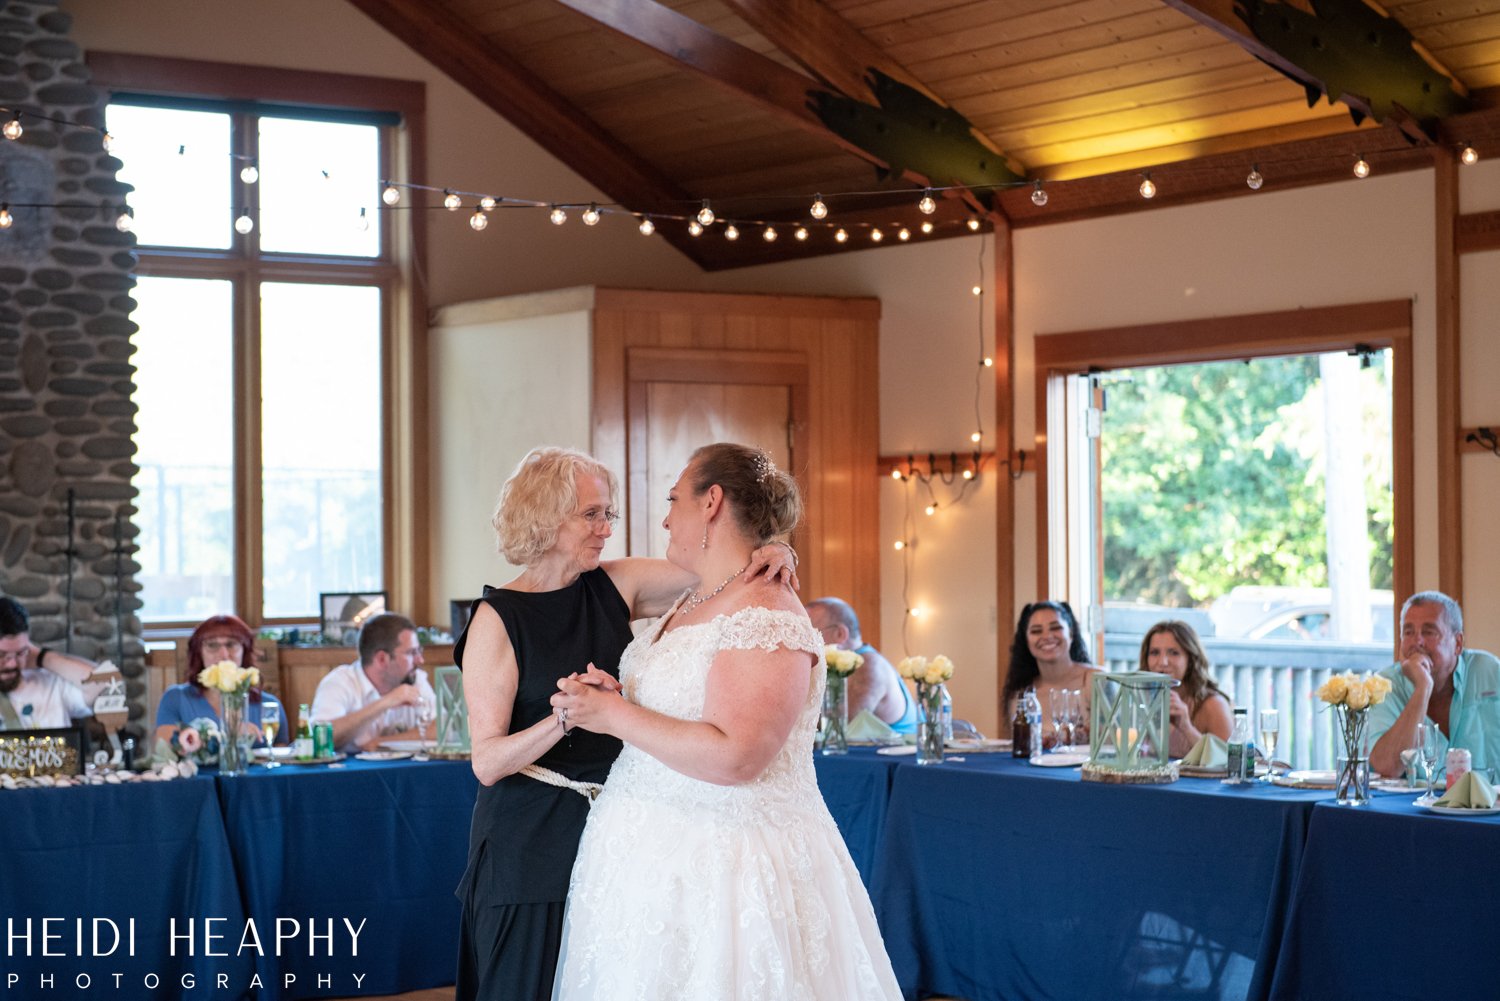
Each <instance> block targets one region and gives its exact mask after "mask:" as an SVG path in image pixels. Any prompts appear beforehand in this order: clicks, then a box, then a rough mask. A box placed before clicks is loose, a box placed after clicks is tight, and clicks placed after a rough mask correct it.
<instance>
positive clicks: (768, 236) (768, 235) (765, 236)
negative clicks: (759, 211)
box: [760, 226, 777, 243]
mask: <svg viewBox="0 0 1500 1001" xmlns="http://www.w3.org/2000/svg"><path fill="white" fill-rule="evenodd" d="M776 236H777V233H776V227H775V226H767V227H766V228H765V231H764V232H762V233H761V234H760V238H761V239H762V240H764V241H766V242H767V243H775V242H776Z"/></svg>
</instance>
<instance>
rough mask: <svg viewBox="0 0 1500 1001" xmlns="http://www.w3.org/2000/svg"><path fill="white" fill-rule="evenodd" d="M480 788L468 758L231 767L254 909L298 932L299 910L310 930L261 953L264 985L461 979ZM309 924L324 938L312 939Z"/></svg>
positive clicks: (313, 992) (308, 990)
mask: <svg viewBox="0 0 1500 1001" xmlns="http://www.w3.org/2000/svg"><path fill="white" fill-rule="evenodd" d="M476 788H477V781H476V780H475V778H474V773H473V771H472V770H471V769H470V767H469V763H468V762H466V761H465V762H456V761H430V762H411V761H403V762H393V763H380V764H375V763H370V762H363V761H349V762H346V763H344V764H343V765H341V766H338V767H329V766H298V765H286V766H283V767H281V768H278V769H275V770H274V771H267V770H265V769H261V768H256V769H253V770H252V771H251V772H250V774H248V775H245V776H240V777H237V778H232V779H221V780H220V781H219V797H220V800H221V802H222V805H223V813H224V821H225V823H224V826H225V830H226V831H227V833H228V837H229V843H230V845H231V847H232V850H233V852H234V858H235V862H236V865H237V867H238V870H239V874H240V887H241V890H242V891H243V894H244V900H245V910H246V912H247V913H248V914H249V915H250V916H251V917H252V918H254V919H255V921H256V923H257V925H258V926H259V927H260V928H261V929H263V930H265V931H264V932H263V933H264V934H266V935H267V936H268V937H269V936H272V935H274V934H275V929H276V928H277V922H278V919H279V920H280V921H281V922H283V925H282V927H284V928H285V929H286V930H287V931H292V930H293V926H292V925H290V924H286V922H298V926H297V928H298V930H299V932H300V934H299V935H298V936H297V937H295V938H292V939H290V940H289V943H288V946H289V947H288V948H287V949H286V950H284V951H283V954H282V955H281V956H279V957H278V956H276V955H275V954H274V952H272V953H270V954H268V955H266V956H264V957H262V958H260V959H258V960H257V962H256V968H257V970H259V971H260V973H261V977H262V980H263V981H264V982H265V984H266V989H265V991H264V992H263V993H262V994H261V997H264V998H283V999H288V1001H290V999H295V998H305V997H314V996H322V997H328V996H330V995H331V996H342V995H352V994H397V993H401V992H403V991H409V990H415V989H418V988H423V987H437V986H440V985H444V984H451V983H452V982H453V971H454V968H455V966H454V964H455V962H456V961H457V958H458V921H459V906H458V899H457V898H456V897H454V895H453V890H454V888H455V887H456V886H457V885H458V881H459V879H460V877H462V875H463V871H464V861H465V857H466V854H467V850H468V838H469V816H470V814H471V813H472V812H473V808H474V794H475V790H476ZM309 925H311V926H312V928H314V929H315V930H316V931H317V933H318V935H320V936H323V937H322V938H319V939H318V940H317V941H316V942H311V941H310V940H309V937H308V926H309ZM356 930H357V931H358V933H359V934H358V939H357V942H356V940H355V939H354V938H353V937H352V936H353V932H354V931H356ZM330 934H331V938H329V937H328V936H329V935H330ZM356 946H357V948H358V952H357V954H356V953H355V952H354V949H355V947H356ZM310 947H312V949H313V951H314V953H315V954H311V955H310V954H309V949H310ZM330 953H331V955H330ZM320 976H322V977H327V978H328V980H327V981H325V982H324V983H325V986H321V987H320V986H319V983H320V981H319V977H320ZM288 977H293V978H295V979H294V980H291V981H290V982H289V981H288V980H287V978H288ZM330 988H331V990H330Z"/></svg>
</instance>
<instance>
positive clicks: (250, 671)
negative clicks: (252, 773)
mask: <svg viewBox="0 0 1500 1001" xmlns="http://www.w3.org/2000/svg"><path fill="white" fill-rule="evenodd" d="M198 684H200V685H202V686H203V687H204V688H208V689H212V690H213V691H216V692H218V693H219V722H220V723H221V724H223V731H222V732H223V735H224V739H223V741H222V743H221V745H220V748H219V774H221V775H240V774H243V773H244V772H245V770H246V769H247V768H248V767H249V763H250V742H251V740H252V739H253V731H252V732H247V731H246V730H245V703H246V701H247V700H248V699H249V697H250V689H251V688H254V687H255V686H256V685H259V684H260V671H259V670H258V669H257V668H254V667H242V666H240V665H239V664H236V663H235V662H234V661H232V660H221V661H219V662H217V663H214V664H210V665H208V666H207V667H205V668H204V669H203V670H201V671H199V672H198Z"/></svg>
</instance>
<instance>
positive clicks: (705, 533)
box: [702, 527, 708, 549]
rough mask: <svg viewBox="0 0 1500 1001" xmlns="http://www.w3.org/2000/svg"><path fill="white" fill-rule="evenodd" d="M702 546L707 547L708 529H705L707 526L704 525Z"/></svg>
mask: <svg viewBox="0 0 1500 1001" xmlns="http://www.w3.org/2000/svg"><path fill="white" fill-rule="evenodd" d="M702 548H704V549H707V548H708V529H707V527H705V528H704V529H703V547H702Z"/></svg>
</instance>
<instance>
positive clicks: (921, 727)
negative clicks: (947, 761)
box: [917, 683, 943, 765]
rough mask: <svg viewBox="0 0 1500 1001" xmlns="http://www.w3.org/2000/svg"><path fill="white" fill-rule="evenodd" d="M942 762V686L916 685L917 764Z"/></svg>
mask: <svg viewBox="0 0 1500 1001" xmlns="http://www.w3.org/2000/svg"><path fill="white" fill-rule="evenodd" d="M942 760H943V686H942V685H941V684H937V685H926V684H921V683H918V685H917V764H919V765H936V764H941V763H942Z"/></svg>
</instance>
